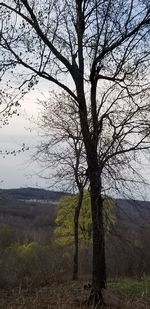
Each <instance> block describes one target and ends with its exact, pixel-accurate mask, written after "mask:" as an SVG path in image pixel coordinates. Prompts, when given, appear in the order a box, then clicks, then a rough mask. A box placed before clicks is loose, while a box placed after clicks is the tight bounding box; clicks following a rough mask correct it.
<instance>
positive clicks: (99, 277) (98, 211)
mask: <svg viewBox="0 0 150 309" xmlns="http://www.w3.org/2000/svg"><path fill="white" fill-rule="evenodd" d="M88 159H89V160H88V161H89V179H90V193H91V211H92V223H93V272H92V293H91V300H92V304H93V305H94V306H95V305H97V304H98V303H100V304H101V303H103V296H102V289H104V288H105V287H106V263H105V235H104V225H103V212H102V209H103V198H102V193H101V191H102V185H101V171H100V167H99V165H98V160H97V153H96V149H94V147H93V148H92V147H90V149H89V158H88Z"/></svg>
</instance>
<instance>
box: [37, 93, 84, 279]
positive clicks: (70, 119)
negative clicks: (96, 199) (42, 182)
mask: <svg viewBox="0 0 150 309" xmlns="http://www.w3.org/2000/svg"><path fill="white" fill-rule="evenodd" d="M52 101H53V103H52ZM50 102H51V104H50ZM40 104H41V107H42V108H41V113H40V117H39V119H38V128H40V135H41V138H42V142H41V144H39V145H38V146H37V152H36V154H35V156H34V158H35V159H36V160H38V161H40V163H41V164H42V166H44V170H45V168H46V170H48V171H49V170H50V173H52V176H51V177H52V178H53V183H54V184H55V185H56V184H59V186H62V187H63V188H64V189H65V190H66V191H70V192H71V193H72V192H77V191H78V200H77V205H75V209H74V260H73V280H77V279H78V259H79V257H78V254H79V237H78V232H79V216H80V210H81V206H82V202H83V195H84V188H85V186H86V184H87V175H86V170H87V165H86V155H85V148H84V144H83V138H82V133H81V127H80V119H79V111H78V108H77V106H76V105H75V104H74V101H73V100H72V99H71V98H70V96H66V95H65V94H64V95H62V94H61V95H53V94H52V93H51V95H50V98H49V99H48V98H47V99H45V100H43V101H41V100H40ZM44 177H45V176H44ZM48 178H49V175H48ZM62 187H61V188H62Z"/></svg>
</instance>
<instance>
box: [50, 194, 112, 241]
mask: <svg viewBox="0 0 150 309" xmlns="http://www.w3.org/2000/svg"><path fill="white" fill-rule="evenodd" d="M78 199H79V194H76V195H72V196H65V197H63V198H61V199H60V201H59V209H58V212H57V217H56V220H55V223H56V228H55V232H54V234H55V242H56V243H57V244H59V245H69V244H73V241H74V212H75V207H77V204H78ZM114 206H115V203H114V202H113V200H112V198H110V197H107V196H106V197H104V202H103V215H104V228H105V234H108V233H109V230H110V226H111V224H114V223H115V216H114V215H113V213H112V209H113V207H114ZM91 236H92V217H91V203H90V194H89V192H88V191H84V197H83V202H82V207H81V210H80V216H79V241H80V242H81V244H82V245H88V244H89V243H90V241H91Z"/></svg>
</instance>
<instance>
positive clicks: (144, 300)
mask: <svg viewBox="0 0 150 309" xmlns="http://www.w3.org/2000/svg"><path fill="white" fill-rule="evenodd" d="M84 283H85V282H83V281H80V280H79V281H78V282H73V281H67V282H59V283H58V282H57V283H53V284H51V285H50V286H46V287H41V288H34V289H33V288H32V289H31V288H28V289H21V288H17V289H9V290H7V291H6V290H0V309H87V308H89V307H88V304H87V299H88V296H89V291H88V290H85V289H84ZM104 298H105V301H106V303H107V305H108V306H107V307H106V308H108V309H109V308H110V309H119V308H120V309H128V308H129V309H150V279H148V280H145V279H144V280H140V281H139V280H138V281H137V280H133V279H132V280H131V279H128V280H127V279H126V280H121V281H118V282H114V281H111V282H110V283H109V286H108V289H107V291H106V292H104ZM91 308H92V307H91Z"/></svg>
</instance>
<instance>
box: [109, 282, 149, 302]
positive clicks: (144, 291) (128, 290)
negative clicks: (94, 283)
mask: <svg viewBox="0 0 150 309" xmlns="http://www.w3.org/2000/svg"><path fill="white" fill-rule="evenodd" d="M108 286H109V287H110V288H111V290H112V291H114V292H115V293H119V294H122V295H126V296H127V297H140V298H141V297H143V298H146V299H150V277H143V278H141V279H140V280H137V279H136V278H135V279H133V278H125V279H119V280H116V281H112V282H111V281H110V282H109V284H108Z"/></svg>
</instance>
